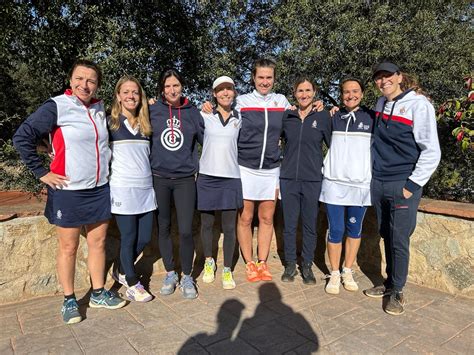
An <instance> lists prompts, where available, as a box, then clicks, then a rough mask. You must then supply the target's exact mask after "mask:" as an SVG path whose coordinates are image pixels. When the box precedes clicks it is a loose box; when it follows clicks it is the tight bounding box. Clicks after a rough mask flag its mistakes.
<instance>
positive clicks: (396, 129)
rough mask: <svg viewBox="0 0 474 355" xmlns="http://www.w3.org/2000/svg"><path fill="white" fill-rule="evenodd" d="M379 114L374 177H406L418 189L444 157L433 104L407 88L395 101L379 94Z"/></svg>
mask: <svg viewBox="0 0 474 355" xmlns="http://www.w3.org/2000/svg"><path fill="white" fill-rule="evenodd" d="M376 115H377V120H376V126H375V130H374V143H373V145H372V155H373V170H372V172H373V177H374V178H376V179H378V180H382V181H396V180H406V181H407V182H406V184H405V188H406V189H407V190H408V191H410V192H415V191H416V190H418V189H420V188H421V187H422V186H424V185H425V184H426V183H427V182H428V180H429V178H430V176H431V174H433V172H434V171H435V170H436V167H437V166H438V164H439V161H440V158H441V151H440V147H439V141H438V132H437V129H436V118H435V111H434V108H433V105H432V104H431V103H430V102H429V101H428V99H427V98H426V97H425V96H424V95H417V94H416V93H415V92H413V91H412V90H407V91H405V92H403V93H402V94H400V95H399V96H397V97H395V98H394V100H393V101H387V100H386V98H385V97H381V98H379V100H378V101H377V105H376Z"/></svg>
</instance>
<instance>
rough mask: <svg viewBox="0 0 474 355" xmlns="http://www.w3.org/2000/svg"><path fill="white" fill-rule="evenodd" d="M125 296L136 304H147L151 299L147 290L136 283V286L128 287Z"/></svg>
mask: <svg viewBox="0 0 474 355" xmlns="http://www.w3.org/2000/svg"><path fill="white" fill-rule="evenodd" d="M125 294H126V295H127V297H128V298H129V299H130V300H132V301H136V302H148V301H151V300H152V298H153V296H152V295H150V294H149V293H148V292H147V290H145V288H144V287H143V285H142V284H141V283H140V282H138V283H137V284H136V285H133V286H130V287H128V288H127V291H126V292H125Z"/></svg>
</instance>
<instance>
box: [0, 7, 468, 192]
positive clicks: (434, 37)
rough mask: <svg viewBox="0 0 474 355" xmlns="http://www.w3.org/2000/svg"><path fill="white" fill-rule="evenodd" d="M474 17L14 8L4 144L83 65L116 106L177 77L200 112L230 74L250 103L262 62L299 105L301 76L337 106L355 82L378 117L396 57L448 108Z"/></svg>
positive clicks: (2, 38)
mask: <svg viewBox="0 0 474 355" xmlns="http://www.w3.org/2000/svg"><path fill="white" fill-rule="evenodd" d="M472 9H473V8H472V6H471V5H470V4H468V3H466V2H465V1H462V0H452V1H429V2H423V6H419V4H418V3H417V2H409V1H408V2H399V1H360V2H357V1H349V0H343V1H322V0H315V1H307V0H294V1H282V0H258V1H257V0H248V1H242V0H230V1H210V0H202V1H188V0H156V1H153V2H145V1H136V2H129V1H109V0H107V1H101V2H90V1H77V0H64V1H59V0H52V1H48V2H44V1H14V0H7V1H4V2H2V6H1V7H0V24H1V28H2V32H1V33H0V128H1V133H0V144H1V145H2V146H5V145H6V144H7V145H8V140H9V139H11V137H12V135H13V132H14V131H15V129H16V128H17V127H18V125H19V124H20V122H21V120H23V119H24V118H26V117H27V115H28V114H30V113H31V112H33V111H34V110H36V109H37V108H38V106H39V105H41V103H43V102H44V101H45V100H46V99H48V98H49V97H51V96H54V95H57V94H59V93H61V92H63V91H64V89H65V88H67V87H68V81H67V74H68V71H69V69H70V67H71V65H72V63H73V61H74V60H75V59H76V58H78V57H87V58H89V59H92V60H95V61H97V62H98V63H99V64H100V65H101V67H102V70H103V72H104V84H103V86H102V88H101V89H100V91H99V96H100V97H101V98H103V99H104V101H105V103H106V106H107V107H110V103H111V100H112V93H113V88H114V85H115V83H116V81H117V80H118V78H119V77H120V76H122V75H123V74H125V73H127V74H130V75H134V76H136V77H137V78H139V80H140V81H141V82H142V84H143V85H144V87H145V90H146V92H147V94H148V96H156V95H157V92H156V88H157V84H158V77H159V73H160V71H161V70H162V69H164V68H165V67H168V66H175V67H177V68H178V69H180V70H181V72H182V73H183V75H184V77H185V78H186V81H187V88H186V94H187V95H188V96H189V97H191V98H192V99H193V100H195V101H196V102H199V101H202V100H205V99H209V98H210V86H211V83H212V81H213V80H214V79H215V78H216V77H217V76H219V75H222V74H226V75H230V76H232V77H233V78H234V79H235V81H236V83H237V89H238V91H239V92H247V91H249V90H250V89H251V85H250V69H251V67H252V63H253V61H254V60H255V59H257V58H259V57H262V56H268V57H272V58H274V59H275V60H276V61H277V63H278V70H277V71H278V73H277V82H276V91H278V92H281V93H283V94H286V95H287V96H288V97H289V98H290V99H291V96H292V92H291V91H292V90H291V87H292V82H293V81H294V78H295V77H296V76H297V75H298V74H300V73H306V74H307V75H309V76H311V77H314V78H315V80H316V81H317V82H318V84H319V85H320V87H321V91H320V96H321V97H322V98H323V99H324V100H325V102H326V103H328V104H335V103H337V102H338V100H339V91H338V83H339V81H340V79H341V78H342V77H344V76H346V75H353V76H358V77H361V78H362V79H363V80H364V81H366V82H367V83H368V84H369V85H368V90H367V91H366V93H365V105H367V106H369V107H370V106H372V105H373V104H374V103H375V100H376V97H377V96H378V93H377V90H376V89H375V88H374V86H373V85H372V83H371V80H370V78H371V66H372V65H373V64H374V63H376V62H378V61H379V60H381V59H383V58H387V59H391V60H393V61H395V62H397V63H398V64H400V66H401V67H402V70H405V71H408V72H411V73H414V74H417V75H418V76H419V78H420V81H421V84H422V86H423V87H424V88H426V90H427V91H428V93H429V95H430V96H431V98H432V99H433V101H434V103H439V102H443V101H444V100H446V98H450V97H459V96H460V95H461V94H462V92H461V90H460V87H461V80H460V78H461V77H462V75H463V74H464V73H467V72H469V70H470V69H471V66H472V51H471V50H469V48H470V47H471V45H470V44H469V43H473V42H474V35H473V31H472ZM454 128H455V127H453V129H454ZM450 133H451V132H450ZM5 149H6V148H5ZM444 156H445V155H443V159H444ZM4 159H5V156H2V162H1V163H5V160H4ZM12 159H17V158H12ZM8 164H10V165H11V164H13V160H12V161H9V162H8ZM441 170H442V169H441ZM452 171H454V170H453V169H448V170H446V172H447V173H449V172H452ZM25 176H26V175H25ZM460 176H461V177H462V176H463V175H462V174H461V173H460ZM461 177H459V179H461ZM3 179H4V178H3V176H2V181H1V183H4V181H3ZM446 179H447V180H446V181H449V184H452V189H453V190H454V189H457V188H459V186H457V185H456V184H455V183H454V182H453V181H454V180H455V177H450V178H446ZM9 186H10V185H9ZM450 186H451V185H450ZM438 188H440V187H439V186H436V188H435V187H433V188H432V190H430V191H433V194H432V195H431V196H434V195H435V194H436V193H438V192H436V191H440V190H437V189H438ZM450 188H451V187H450ZM440 189H441V188H440ZM440 194H441V195H442V193H440ZM450 196H451V195H450Z"/></svg>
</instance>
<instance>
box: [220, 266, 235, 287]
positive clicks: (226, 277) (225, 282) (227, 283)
mask: <svg viewBox="0 0 474 355" xmlns="http://www.w3.org/2000/svg"><path fill="white" fill-rule="evenodd" d="M222 287H223V288H224V290H232V289H234V288H235V281H234V278H233V277H232V271H231V270H230V268H224V269H223V270H222Z"/></svg>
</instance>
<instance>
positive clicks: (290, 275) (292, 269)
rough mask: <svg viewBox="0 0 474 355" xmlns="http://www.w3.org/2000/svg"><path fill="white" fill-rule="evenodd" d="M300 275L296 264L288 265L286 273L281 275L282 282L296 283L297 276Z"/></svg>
mask: <svg viewBox="0 0 474 355" xmlns="http://www.w3.org/2000/svg"><path fill="white" fill-rule="evenodd" d="M297 274H298V272H297V271H296V264H295V263H287V264H286V266H285V271H284V272H283V275H281V281H283V282H293V281H295V276H296V275H297Z"/></svg>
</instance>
